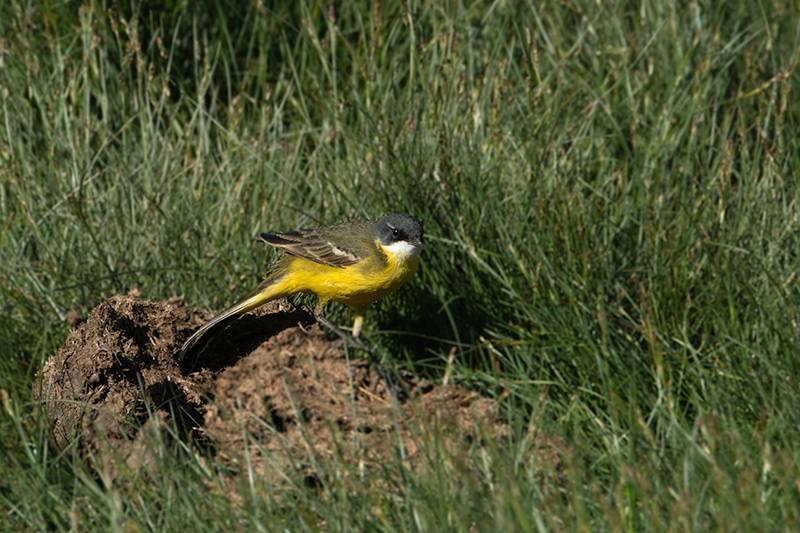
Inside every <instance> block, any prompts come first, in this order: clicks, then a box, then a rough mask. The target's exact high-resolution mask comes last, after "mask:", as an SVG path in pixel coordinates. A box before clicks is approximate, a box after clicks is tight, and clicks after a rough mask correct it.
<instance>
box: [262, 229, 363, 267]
mask: <svg viewBox="0 0 800 533" xmlns="http://www.w3.org/2000/svg"><path fill="white" fill-rule="evenodd" d="M359 223H360V222H350V223H345V224H340V225H339V226H332V227H330V228H320V229H311V230H300V231H290V232H287V233H277V234H274V235H273V234H271V233H262V234H261V239H262V240H263V241H264V242H266V243H267V244H271V245H272V246H277V247H278V248H282V249H283V250H285V251H286V253H290V254H292V255H296V256H297V257H302V258H303V259H308V260H309V261H314V262H315V263H320V264H322V265H327V266H332V267H337V268H344V267H347V266H350V265H354V264H356V263H358V262H359V261H361V260H362V259H364V258H365V257H367V256H368V254H369V253H370V252H371V249H374V247H375V244H374V242H363V243H362V242H360V241H359V242H358V243H357V244H356V243H354V244H356V245H355V246H352V245H351V246H348V247H344V246H341V245H339V244H337V241H339V240H340V239H339V238H337V237H338V236H339V235H341V234H342V232H346V233H350V231H352V230H357V228H352V227H351V228H348V227H347V226H350V225H353V224H359ZM369 224H370V227H371V223H369ZM359 229H360V228H359ZM352 241H353V239H348V242H352ZM367 241H369V240H367Z"/></svg>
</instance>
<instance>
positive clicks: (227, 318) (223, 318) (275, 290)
mask: <svg viewBox="0 0 800 533" xmlns="http://www.w3.org/2000/svg"><path fill="white" fill-rule="evenodd" d="M280 281H282V276H281V275H280V274H278V273H275V274H274V275H271V276H269V277H268V278H267V279H265V280H264V281H262V282H261V284H259V286H258V287H256V288H255V290H253V291H252V292H251V293H250V294H248V295H247V296H245V297H244V298H242V299H241V300H239V301H238V302H236V303H235V304H233V305H232V306H230V307H228V308H227V309H225V310H224V311H222V312H221V313H220V314H218V315H217V316H215V317H214V318H212V319H211V321H210V322H208V323H207V324H206V325H204V326H203V327H201V328H200V329H198V330H197V331H195V332H194V335H192V336H191V337H189V340H187V341H186V342H185V343H184V345H183V347H182V348H181V351H180V353H179V355H178V361H183V359H184V358H185V357H186V356H187V355H188V354H189V352H191V351H192V350H193V348H194V347H195V345H196V344H198V342H199V341H200V340H201V338H203V337H205V338H206V339H210V338H211V337H212V336H213V335H214V334H215V333H217V332H219V331H220V330H221V329H222V328H224V327H225V326H226V325H228V324H229V323H230V322H231V321H233V320H234V319H236V318H237V317H238V316H239V315H241V314H244V313H246V312H248V311H251V310H253V309H255V308H256V307H260V306H262V305H264V304H265V303H267V302H271V301H272V300H277V299H278V298H283V297H285V296H288V294H286V292H285V290H284V289H283V283H280Z"/></svg>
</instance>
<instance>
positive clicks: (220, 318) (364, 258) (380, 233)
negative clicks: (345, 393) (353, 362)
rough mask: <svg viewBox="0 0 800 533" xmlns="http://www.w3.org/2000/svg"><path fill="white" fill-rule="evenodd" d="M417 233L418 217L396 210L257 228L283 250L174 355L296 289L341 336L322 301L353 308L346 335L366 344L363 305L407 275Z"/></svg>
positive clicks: (412, 268) (417, 250) (419, 245)
mask: <svg viewBox="0 0 800 533" xmlns="http://www.w3.org/2000/svg"><path fill="white" fill-rule="evenodd" d="M422 236H423V229H422V222H421V221H420V220H419V219H417V218H416V217H413V216H411V215H406V214H402V213H395V214H392V215H388V216H386V217H383V218H381V219H380V220H353V221H349V222H344V223H342V224H337V225H335V226H328V227H322V228H316V229H301V230H298V231H290V232H287V233H275V234H271V233H262V234H261V237H260V240H262V241H264V242H265V243H267V244H268V245H271V246H275V247H277V248H280V249H282V250H283V251H284V252H285V254H284V255H283V256H282V257H281V258H280V259H279V260H278V261H277V262H276V263H275V265H274V266H273V267H272V268H271V269H270V271H269V273H268V274H267V277H266V279H264V281H262V282H261V283H260V284H259V285H258V287H256V288H255V289H254V290H253V291H252V292H250V293H249V294H247V295H246V296H244V297H243V298H242V299H241V300H239V301H238V302H236V303H235V304H233V305H232V306H230V307H228V308H227V309H225V310H223V311H222V312H220V313H219V314H218V315H217V316H216V317H214V318H213V319H211V321H209V322H208V323H207V324H205V325H204V326H202V327H201V328H200V329H198V330H197V331H196V332H195V333H194V334H193V335H192V336H191V337H189V339H188V340H187V341H186V343H185V344H184V345H183V347H182V348H181V350H180V353H179V357H178V360H179V361H182V360H183V359H184V358H185V357H186V356H187V354H189V353H190V352H192V351H193V349H194V346H195V345H196V344H197V343H198V342H199V341H200V340H201V339H203V338H210V337H211V336H212V335H213V334H214V333H215V332H218V331H220V330H221V329H222V328H223V327H224V326H225V325H227V324H228V323H229V322H230V321H232V320H234V319H236V318H237V317H239V316H240V315H242V314H243V313H246V312H248V311H251V310H253V309H255V308H257V307H260V306H262V305H264V304H266V303H267V302H271V301H272V300H277V299H279V298H285V297H287V296H291V295H292V294H297V293H306V294H314V295H316V296H317V297H318V298H319V301H318V302H317V305H316V307H315V308H314V317H315V318H316V320H317V321H318V322H319V323H321V324H324V325H325V326H327V327H329V328H331V329H332V330H333V331H334V332H336V333H337V334H338V335H340V336H341V337H342V338H343V339H347V336H346V335H345V334H343V333H342V332H341V331H340V330H339V329H338V328H337V327H335V326H334V325H333V324H331V323H330V322H329V321H328V320H327V319H326V318H325V317H324V315H323V310H324V307H325V304H326V303H327V302H329V301H331V300H333V301H336V302H341V303H343V304H345V305H347V306H349V307H352V308H353V309H355V313H356V317H355V322H354V323H353V329H352V338H351V339H350V340H355V342H354V343H353V344H355V345H357V346H359V347H361V348H364V349H366V347H365V346H364V344H363V343H361V341H360V340H358V338H359V336H360V333H361V329H362V326H363V323H364V313H365V312H366V310H367V306H369V304H370V303H372V302H373V301H375V300H377V299H378V298H382V297H383V296H386V295H387V294H390V293H392V292H394V291H396V290H397V289H399V288H400V287H402V286H403V285H405V284H406V282H408V281H409V280H410V279H411V278H412V276H413V275H414V273H415V272H416V271H417V267H418V266H419V256H420V254H421V253H422V250H423V249H424V245H423V242H422Z"/></svg>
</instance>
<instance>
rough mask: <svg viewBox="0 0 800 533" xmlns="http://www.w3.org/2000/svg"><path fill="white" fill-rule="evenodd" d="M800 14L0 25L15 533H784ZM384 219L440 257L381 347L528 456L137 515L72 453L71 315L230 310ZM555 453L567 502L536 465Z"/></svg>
mask: <svg viewBox="0 0 800 533" xmlns="http://www.w3.org/2000/svg"><path fill="white" fill-rule="evenodd" d="M799 16H800V14H799V12H798V5H797V4H796V3H791V2H780V1H747V0H732V1H729V2H716V3H715V2H706V3H699V2H684V3H680V2H679V3H674V2H651V1H647V0H636V1H621V2H613V3H612V2H591V1H588V0H586V1H577V0H576V1H564V2H551V1H548V2H534V1H529V2H510V1H496V2H475V3H462V2H457V1H452V2H419V1H406V2H400V1H397V0H388V1H386V2H383V3H377V2H366V1H355V2H350V3H332V4H324V3H316V2H314V1H312V0H301V1H299V2H275V3H269V2H258V1H253V2H249V3H246V4H245V3H240V2H233V1H230V0H205V1H203V2H197V3H191V2H178V1H167V2H155V1H142V2H119V3H110V2H101V1H85V2H77V1H73V2H60V3H54V2H49V3H42V4H40V3H38V2H31V1H22V0H9V1H8V2H4V3H3V4H2V6H0V105H2V108H1V109H0V111H1V112H2V118H1V119H0V217H2V221H1V222H2V228H1V229H0V254H1V255H2V261H0V288H1V289H2V292H1V293H0V310H2V316H3V320H2V321H0V350H1V351H2V357H0V395H2V404H3V405H2V413H3V414H2V416H1V417H0V447H2V451H3V454H2V455H3V459H2V462H0V524H2V527H3V529H40V530H45V529H46V530H78V529H97V530H119V529H121V528H126V529H130V530H140V529H141V530H164V529H175V530H179V529H180V530H185V529H187V528H190V527H192V528H196V529H198V530H207V529H235V530H257V529H258V528H259V527H261V528H263V529H265V530H272V529H277V528H279V527H280V528H287V529H290V530H305V529H308V530H317V529H318V528H319V529H333V530H403V531H406V530H435V531H439V530H464V531H466V530H470V531H474V530H495V531H497V530H515V531H530V530H536V531H544V530H564V529H569V530H585V531H595V530H629V531H635V530H651V529H665V530H701V529H702V530H705V529H712V528H713V529H720V530H796V529H797V528H798V527H800V526H799V525H798V522H799V521H800V505H798V501H800V487H799V486H798V479H800V464H798V460H799V459H800V451H798V448H797V447H796V446H795V443H796V442H798V441H800V429H799V428H800V408H798V406H799V405H800V398H798V396H800V395H799V394H798V385H797V379H798V376H800V337H799V336H798V334H799V333H800V331H799V330H798V324H797V317H798V294H797V290H798V289H797V287H798V282H800V280H798V279H797V270H798V267H799V266H800V258H798V231H800V228H799V227H798V223H799V222H800V215H799V214H798V199H799V198H800V184H798V175H799V173H800V159H798V154H799V152H798V142H799V141H798V119H800V114H799V113H798V111H799V109H798V105H800V104H798V102H800V98H798V96H799V95H798V92H797V88H796V86H797V82H798V73H797V70H796V68H795V67H796V64H797V60H798V50H800V43H799V41H798V38H800V33H799V30H800V25H798V17H799ZM393 212H407V213H411V214H414V215H415V216H417V217H419V218H420V219H422V220H423V221H424V222H425V230H426V245H427V248H426V251H425V254H424V257H423V265H422V268H421V270H420V272H419V273H418V274H417V276H416V277H415V278H414V279H413V280H412V282H411V283H410V284H409V285H408V286H406V287H404V288H403V289H402V290H400V291H398V292H397V293H395V294H393V295H391V296H389V297H387V298H385V299H384V300H382V301H379V302H376V304H374V305H373V306H372V308H371V310H370V313H369V314H368V316H367V320H366V323H365V326H366V335H367V338H368V339H369V342H370V343H372V344H373V345H374V346H375V347H376V348H375V349H376V351H378V352H379V353H380V354H382V356H383V357H385V360H386V361H387V364H395V365H402V366H405V367H406V368H407V369H408V370H410V371H412V372H414V373H415V374H417V375H419V376H426V377H428V378H430V379H442V376H443V373H444V371H445V367H446V363H447V360H448V358H452V361H453V364H454V367H453V368H452V373H451V375H450V376H449V378H450V380H451V381H453V382H457V383H461V384H462V385H465V386H467V387H469V388H471V389H474V390H477V391H480V392H481V393H482V394H484V395H488V396H493V397H498V398H500V399H501V401H502V403H503V406H504V408H505V412H506V414H507V416H508V419H509V423H510V424H511V425H512V426H513V427H514V428H516V433H515V437H514V438H512V439H510V441H509V442H497V443H492V445H491V446H490V449H491V452H490V453H488V455H486V456H482V457H477V456H476V457H472V458H471V460H469V461H463V462H460V463H452V462H451V461H448V460H444V459H441V458H440V457H439V456H436V455H434V456H432V464H433V465H434V467H435V468H436V469H437V472H438V474H439V475H438V476H434V479H432V478H431V477H427V476H422V475H419V474H417V473H414V472H410V471H406V470H404V469H403V466H402V464H400V463H399V462H398V464H396V465H386V468H385V472H383V474H382V475H383V476H384V478H383V479H384V482H385V483H386V486H391V487H392V489H393V490H392V491H391V494H389V493H386V492H384V491H377V492H376V491H375V490H373V489H374V486H370V485H369V484H366V483H359V479H360V478H359V474H358V473H357V472H350V473H349V474H348V475H347V476H344V477H342V475H341V473H339V474H338V477H337V476H334V475H332V476H331V477H330V481H329V484H328V485H326V486H325V487H324V488H323V489H322V490H321V491H311V490H309V489H307V488H304V486H303V484H302V480H301V479H299V478H300V477H301V476H299V474H297V475H296V476H295V477H296V478H297V479H295V481H296V484H295V486H294V488H292V489H277V488H274V487H269V486H260V485H258V483H257V482H255V483H251V484H250V485H248V486H243V487H239V488H238V490H239V494H240V497H239V498H233V499H230V498H228V497H227V496H228V495H227V490H228V489H227V488H225V487H227V485H226V484H231V483H235V482H234V481H232V479H233V478H229V477H226V476H229V473H227V472H226V471H225V470H224V469H221V468H217V467H215V466H213V465H211V464H208V463H206V462H205V461H203V460H202V459H200V458H199V455H198V453H197V452H195V451H192V450H191V449H188V448H180V447H178V448H177V449H175V448H172V447H170V448H169V449H168V450H166V448H167V447H166V446H165V451H164V454H163V456H162V457H163V459H162V460H163V464H162V465H160V466H161V467H162V469H163V470H162V472H164V477H163V478H160V479H157V480H150V481H147V482H145V480H142V479H132V480H129V481H130V483H132V484H133V486H134V487H135V489H136V490H135V491H130V490H128V488H126V487H121V486H119V485H117V484H115V483H114V482H111V481H109V480H108V479H106V478H104V477H103V476H102V475H98V474H97V473H96V472H93V471H92V470H90V469H87V468H86V467H85V466H84V465H82V464H78V463H77V462H74V460H73V459H70V455H69V453H65V454H62V453H60V452H58V451H54V450H52V449H51V447H50V444H49V439H48V428H47V424H46V422H45V421H44V420H43V419H42V418H41V415H40V414H39V412H38V411H37V408H36V406H34V405H32V404H31V401H30V390H31V387H32V384H33V381H34V376H35V373H36V372H37V370H38V369H39V368H41V366H42V364H43V362H44V360H46V358H48V357H49V356H51V355H53V354H55V353H56V351H57V349H58V347H59V346H60V345H61V343H63V341H64V340H65V338H66V337H67V335H68V333H69V328H68V326H67V324H66V315H67V313H68V312H69V310H70V309H71V308H72V307H73V306H74V307H75V308H76V309H77V310H78V311H79V312H80V313H82V314H84V315H85V314H86V313H88V311H89V310H90V309H91V308H92V307H93V306H95V305H96V304H97V303H99V302H100V301H102V300H103V299H104V298H106V297H108V296H111V295H113V294H117V293H127V292H128V291H130V290H132V289H134V288H138V289H139V290H141V292H142V294H143V295H144V296H145V297H147V298H151V299H163V298H168V297H171V296H175V295H183V296H184V297H185V299H186V301H187V303H188V304H189V305H195V306H199V307H206V308H212V309H219V308H222V307H223V306H225V305H226V304H229V303H231V302H232V301H234V300H235V299H237V298H238V297H239V296H241V295H242V294H244V293H246V292H247V291H249V290H250V289H251V288H252V287H253V286H255V284H257V283H258V281H259V280H260V279H261V276H262V275H263V272H264V268H265V262H266V257H265V254H264V253H263V251H262V247H261V246H260V245H257V244H255V243H254V242H253V241H252V237H253V236H254V235H257V234H258V233H260V232H262V231H273V230H274V231H281V230H291V229H296V228H300V227H314V226H317V225H327V224H334V223H338V222H341V221H343V220H346V219H350V218H378V217H381V216H383V215H385V214H388V213H393ZM330 307H331V309H330V312H331V316H332V318H333V319H334V321H336V320H340V321H342V322H344V321H346V320H349V318H348V317H349V316H350V315H349V314H348V311H347V310H345V309H343V308H341V307H340V306H337V305H332V306H330ZM536 434H546V435H555V436H558V437H561V438H563V442H564V443H566V444H565V446H564V449H563V450H562V454H563V460H564V462H565V464H566V465H567V466H566V472H565V473H562V474H563V475H564V476H566V478H567V480H568V482H566V483H558V482H556V481H554V480H555V479H556V477H557V476H556V474H555V473H554V472H552V471H551V470H552V469H551V468H549V467H548V465H546V464H540V463H536V462H535V461H534V462H533V463H532V462H531V461H530V460H526V458H527V457H528V456H529V454H530V453H532V452H531V446H532V442H533V441H532V440H531V439H533V438H534V437H533V435H536ZM437 457H439V458H438V459H437ZM331 468H335V467H331ZM167 473H169V474H170V475H169V476H167V475H166V474H167ZM288 476H289V478H290V479H292V474H291V473H289V474H288ZM236 479H238V478H236ZM543 480H544V481H543ZM547 480H550V481H549V482H548V481H547ZM209 487H212V488H211V489H210V488H209ZM213 488H216V490H214V489H213ZM256 489H258V490H256ZM248 491H249V492H248ZM281 491H282V492H281Z"/></svg>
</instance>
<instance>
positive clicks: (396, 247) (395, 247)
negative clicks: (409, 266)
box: [383, 241, 422, 260]
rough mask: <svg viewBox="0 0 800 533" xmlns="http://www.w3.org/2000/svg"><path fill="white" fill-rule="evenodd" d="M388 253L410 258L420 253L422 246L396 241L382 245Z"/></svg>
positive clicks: (400, 257) (399, 257)
mask: <svg viewBox="0 0 800 533" xmlns="http://www.w3.org/2000/svg"><path fill="white" fill-rule="evenodd" d="M383 249H384V250H386V251H387V252H388V253H390V254H392V255H393V256H395V257H397V258H398V259H401V260H402V259H411V258H413V257H417V256H418V255H419V254H421V253H422V247H420V246H414V245H413V244H411V243H410V242H407V241H397V242H393V243H392V244H389V245H387V246H384V247H383Z"/></svg>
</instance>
